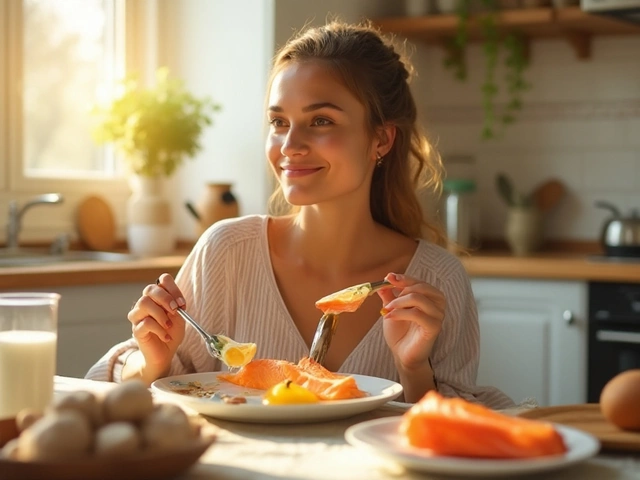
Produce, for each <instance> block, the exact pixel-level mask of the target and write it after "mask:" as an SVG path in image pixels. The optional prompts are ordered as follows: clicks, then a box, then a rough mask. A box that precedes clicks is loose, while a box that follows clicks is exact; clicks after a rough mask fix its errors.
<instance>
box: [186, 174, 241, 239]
mask: <svg viewBox="0 0 640 480" xmlns="http://www.w3.org/2000/svg"><path fill="white" fill-rule="evenodd" d="M231 189H232V184H231V183H207V184H206V185H205V189H204V191H203V192H202V195H201V196H200V198H199V199H198V201H197V202H196V211H197V213H198V216H199V217H200V218H199V220H198V222H197V228H196V233H197V234H198V236H200V235H202V234H203V233H204V231H205V230H206V229H207V228H209V227H210V226H211V225H213V224H214V223H216V222H217V221H219V220H223V219H225V218H233V217H237V216H238V215H239V213H240V206H239V204H238V200H237V199H236V197H235V195H234V194H233V192H232V191H231Z"/></svg>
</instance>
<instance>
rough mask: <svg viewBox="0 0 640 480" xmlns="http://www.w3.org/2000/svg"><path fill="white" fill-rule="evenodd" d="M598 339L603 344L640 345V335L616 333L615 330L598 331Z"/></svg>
mask: <svg viewBox="0 0 640 480" xmlns="http://www.w3.org/2000/svg"><path fill="white" fill-rule="evenodd" d="M596 338H597V339H598V340H600V341H601V342H616V343H635V344H640V333H635V332H616V331H615V330H598V331H597V332H596Z"/></svg>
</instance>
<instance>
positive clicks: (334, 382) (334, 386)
mask: <svg viewBox="0 0 640 480" xmlns="http://www.w3.org/2000/svg"><path fill="white" fill-rule="evenodd" d="M218 378H219V379H221V380H224V381H227V382H229V383H233V384H234V385H239V386H241V387H247V388H256V389H260V390H268V389H269V388H271V387H273V386H274V385H276V384H278V383H280V382H283V381H285V380H291V381H292V382H294V383H297V384H298V385H301V386H303V387H305V388H306V389H308V390H310V391H312V392H313V393H315V394H316V395H317V396H318V398H320V399H321V400H345V399H350V398H362V397H365V396H366V395H367V393H366V392H363V391H362V390H360V389H359V388H358V385H357V383H356V380H355V378H353V377H351V376H348V375H340V374H338V373H333V372H330V371H329V370H327V369H326V368H324V367H323V366H322V365H320V364H319V363H318V362H316V361H315V360H313V359H311V358H308V357H304V358H302V359H301V360H300V361H299V362H298V363H297V364H295V363H291V362H287V361H286V360H275V359H260V360H253V361H251V362H249V363H248V364H246V365H245V366H244V367H242V368H241V369H240V370H238V372H236V373H223V374H219V375H218Z"/></svg>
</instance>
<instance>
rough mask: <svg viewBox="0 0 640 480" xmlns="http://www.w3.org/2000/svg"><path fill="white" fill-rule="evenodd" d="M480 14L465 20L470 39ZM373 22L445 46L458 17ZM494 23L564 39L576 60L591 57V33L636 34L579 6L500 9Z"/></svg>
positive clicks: (635, 27)
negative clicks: (467, 21)
mask: <svg viewBox="0 0 640 480" xmlns="http://www.w3.org/2000/svg"><path fill="white" fill-rule="evenodd" d="M481 16H482V14H478V15H476V16H472V18H471V19H470V21H469V38H470V40H471V41H477V40H479V39H480V38H481V34H480V28H479V22H478V19H479V18H481ZM375 23H376V24H377V25H378V26H379V27H380V28H381V29H382V30H383V31H385V32H389V33H395V34H398V35H402V36H405V37H407V38H410V39H414V40H419V41H421V42H424V43H428V44H434V45H445V44H446V43H447V40H449V39H451V38H452V37H453V36H454V35H455V33H456V29H457V25H458V17H457V16H456V15H427V16H422V17H387V18H379V19H377V20H376V21H375ZM498 26H499V29H500V30H501V31H502V32H504V33H511V32H518V33H520V34H521V35H524V36H525V37H526V38H527V39H529V40H533V39H537V38H544V39H550V38H564V39H565V40H566V41H567V42H569V44H570V45H571V46H572V48H573V49H574V51H575V53H576V56H577V57H578V58H580V59H587V58H589V57H590V56H591V39H592V38H593V37H595V36H601V35H640V24H634V23H631V22H625V21H622V20H616V19H613V18H609V17H605V16H601V15H592V14H589V13H585V12H583V11H582V10H581V9H580V7H566V8H558V9H555V8H527V9H513V10H501V11H499V12H498Z"/></svg>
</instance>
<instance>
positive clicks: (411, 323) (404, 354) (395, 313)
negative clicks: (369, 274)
mask: <svg viewBox="0 0 640 480" xmlns="http://www.w3.org/2000/svg"><path fill="white" fill-rule="evenodd" d="M385 279H386V280H387V281H388V282H389V283H391V284H392V285H393V286H394V288H387V289H382V290H378V295H379V296H380V298H381V299H382V305H383V312H386V313H385V314H384V323H383V330H384V337H385V339H386V341H387V344H388V345H389V348H390V349H391V351H392V353H393V356H394V358H395V359H396V363H399V365H398V367H399V368H401V369H404V370H407V371H412V370H419V369H422V368H425V367H426V366H427V365H429V356H430V355H431V349H432V348H433V344H434V342H435V341H436V338H438V335H439V334H440V330H441V329H442V321H443V319H444V311H445V305H446V301H445V298H444V295H443V294H442V292H440V290H438V289H436V288H434V287H432V286H431V285H429V284H427V283H425V282H422V281H419V280H417V279H415V278H412V277H408V276H406V275H398V274H394V273H390V274H388V275H387V276H386V277H385Z"/></svg>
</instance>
